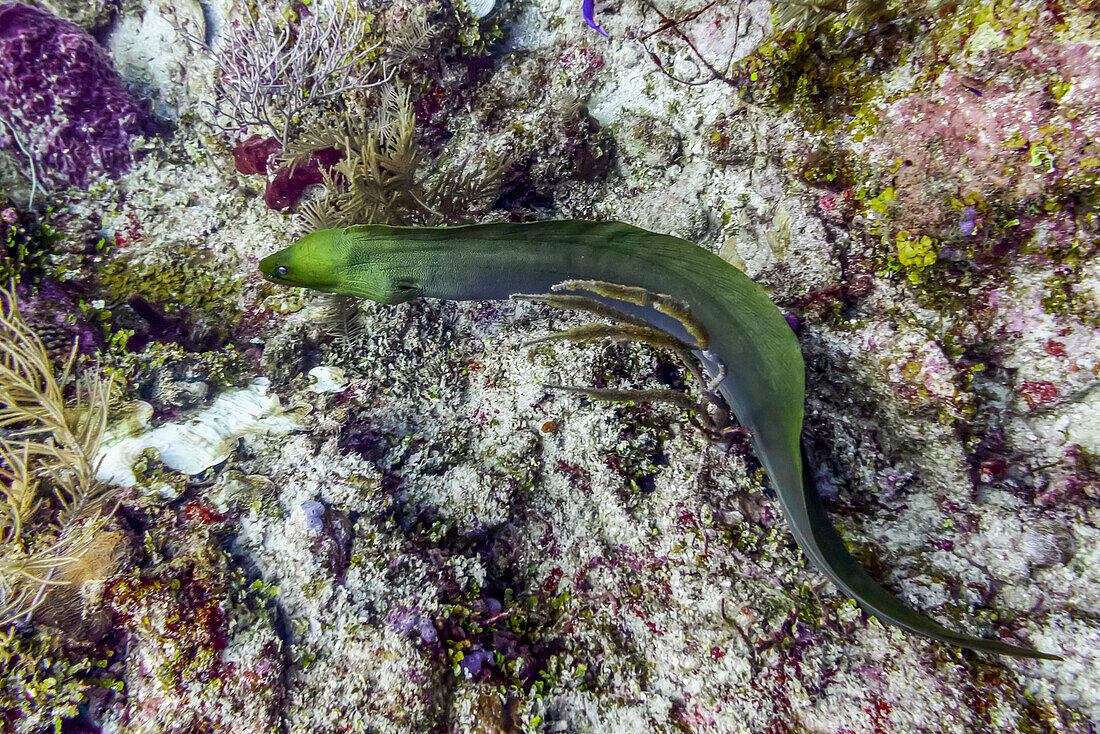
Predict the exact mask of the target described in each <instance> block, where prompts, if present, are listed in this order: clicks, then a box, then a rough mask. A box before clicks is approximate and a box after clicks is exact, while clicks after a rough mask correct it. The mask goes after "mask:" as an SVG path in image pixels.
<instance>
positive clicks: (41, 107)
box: [0, 2, 155, 186]
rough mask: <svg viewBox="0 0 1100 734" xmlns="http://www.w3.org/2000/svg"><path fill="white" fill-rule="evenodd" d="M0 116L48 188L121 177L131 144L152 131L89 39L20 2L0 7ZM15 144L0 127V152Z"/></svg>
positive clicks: (146, 117)
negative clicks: (101, 176)
mask: <svg viewBox="0 0 1100 734" xmlns="http://www.w3.org/2000/svg"><path fill="white" fill-rule="evenodd" d="M0 117H3V118H4V119H5V120H6V121H7V122H8V123H9V124H11V125H13V126H14V128H15V131H16V135H17V136H18V138H19V143H21V145H22V146H24V147H25V148H26V149H27V151H28V152H29V153H30V154H31V155H32V156H33V157H34V162H35V165H36V167H37V168H38V174H39V177H40V178H43V179H45V180H47V181H49V182H51V183H53V184H56V185H65V184H69V185H75V186H84V185H86V184H87V182H88V176H89V174H93V173H97V172H105V173H107V174H109V175H111V176H115V177H117V176H119V175H121V174H122V173H123V172H125V171H126V170H127V169H128V168H129V166H130V163H131V162H132V160H133V157H132V155H131V153H130V141H131V139H132V138H133V137H134V136H137V135H148V134H152V133H154V132H155V126H154V122H153V119H152V116H151V115H150V114H149V112H148V111H147V108H143V107H142V106H141V105H139V104H138V103H137V102H135V101H134V99H133V98H132V97H131V96H130V94H129V93H128V92H127V91H126V89H125V87H123V86H122V82H121V80H120V79H119V77H118V75H117V74H116V73H115V71H114V69H113V68H112V66H111V62H110V59H109V58H108V57H107V54H106V53H105V52H104V50H103V49H102V48H101V47H100V46H99V44H98V43H96V40H95V39H94V38H92V37H91V36H90V35H88V33H87V32H85V31H84V30H82V29H81V28H80V27H79V26H76V25H73V24H72V23H69V22H68V21H65V20H62V19H60V18H57V17H55V16H53V15H50V14H49V13H48V12H46V11H45V10H40V9H38V8H35V7H33V6H30V5H24V4H22V3H4V2H0ZM15 143H16V141H14V140H12V139H11V131H10V130H8V128H7V127H6V126H2V125H0V145H3V146H5V147H18V146H16V145H15Z"/></svg>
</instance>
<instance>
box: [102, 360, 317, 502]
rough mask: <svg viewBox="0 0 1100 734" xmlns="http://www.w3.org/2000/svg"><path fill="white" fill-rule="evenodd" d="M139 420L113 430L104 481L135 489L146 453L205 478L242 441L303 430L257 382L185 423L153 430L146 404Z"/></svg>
mask: <svg viewBox="0 0 1100 734" xmlns="http://www.w3.org/2000/svg"><path fill="white" fill-rule="evenodd" d="M140 406H141V407H140V408H139V413H138V416H137V420H136V421H135V420H131V421H128V425H126V426H112V431H111V435H110V437H109V438H108V439H107V440H106V441H104V448H103V450H102V451H101V452H100V455H99V459H100V461H101V463H100V464H99V468H98V471H97V475H96V476H97V477H98V478H99V479H100V481H103V482H109V483H111V484H117V485H120V486H123V487H133V486H135V485H136V484H137V483H138V480H137V477H136V476H135V475H134V471H133V465H134V462H136V461H137V460H138V459H139V458H140V457H141V453H142V452H143V451H144V450H145V449H150V448H152V449H156V450H157V451H158V452H159V453H160V459H161V461H163V462H164V463H165V464H166V465H167V466H169V467H171V468H172V469H175V470H176V471H179V472H182V473H184V474H192V475H193V474H199V473H201V472H203V471H206V470H207V469H209V468H210V467H212V466H215V465H217V464H219V463H221V462H223V461H225V460H226V459H227V458H229V454H230V453H231V452H232V451H233V448H234V446H235V445H236V443H237V439H239V438H241V437H242V436H246V435H248V434H266V435H281V434H284V433H288V432H289V431H291V430H293V429H294V428H295V427H297V423H296V422H295V420H294V418H293V417H292V416H290V415H287V414H285V413H283V411H282V408H281V406H280V404H279V398H278V397H277V396H275V395H268V394H267V381H266V380H256V381H255V382H253V383H252V384H251V385H250V386H248V387H247V388H245V389H243V390H233V391H231V392H227V393H223V394H221V395H219V396H218V397H217V399H216V400H215V401H214V404H213V405H212V406H210V407H209V408H207V409H206V410H204V411H202V412H201V413H199V414H198V415H196V416H194V417H193V418H191V419H190V420H188V421H186V422H181V423H166V424H164V425H162V426H159V427H157V428H154V429H152V430H149V429H148V426H149V418H150V417H151V416H152V407H151V406H149V405H148V403H141V404H140Z"/></svg>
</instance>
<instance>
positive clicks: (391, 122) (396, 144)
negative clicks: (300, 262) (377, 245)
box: [285, 87, 510, 229]
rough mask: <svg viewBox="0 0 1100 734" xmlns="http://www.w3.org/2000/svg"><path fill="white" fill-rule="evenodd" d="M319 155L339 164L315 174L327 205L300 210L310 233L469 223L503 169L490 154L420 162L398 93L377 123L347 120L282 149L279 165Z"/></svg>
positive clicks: (391, 91)
mask: <svg viewBox="0 0 1100 734" xmlns="http://www.w3.org/2000/svg"><path fill="white" fill-rule="evenodd" d="M325 148H335V149H336V150H338V151H340V152H341V153H342V154H343V158H342V160H341V161H340V162H339V163H337V164H336V165H334V166H332V167H331V168H329V169H327V170H323V171H322V175H323V176H324V185H325V188H326V189H327V192H328V193H327V197H326V198H325V199H323V200H321V201H317V202H310V203H307V204H306V205H304V206H303V207H302V214H303V216H304V217H305V220H306V224H307V226H308V227H309V228H311V229H326V228H330V227H346V226H348V225H352V224H393V225H417V224H419V225H441V224H465V223H469V222H472V221H474V220H475V219H476V218H477V217H476V216H475V214H479V213H480V212H479V211H478V210H479V209H480V208H484V207H486V206H487V205H488V203H491V202H492V200H493V199H494V198H496V195H497V192H498V191H499V188H500V182H501V179H502V177H503V175H504V173H505V171H506V170H507V168H508V166H509V164H510V161H508V160H505V159H503V158H501V157H497V156H495V155H494V154H493V153H492V152H490V151H485V152H484V153H482V154H481V155H479V156H471V157H466V158H462V159H455V160H451V161H448V162H446V163H443V162H441V161H439V160H438V159H428V160H425V158H424V155H423V151H422V149H421V146H420V141H419V136H418V134H417V130H416V114H415V112H414V110H413V105H412V101H411V96H410V92H409V90H408V89H398V88H397V87H389V88H387V90H386V92H385V94H384V95H383V100H382V104H381V105H380V107H379V111H378V112H377V114H376V115H374V116H368V115H362V114H358V113H355V112H346V113H345V114H344V115H343V116H342V117H338V118H335V121H334V122H333V123H331V124H330V125H329V126H328V127H325V128H323V129H321V130H318V131H314V132H313V133H311V134H307V135H304V136H303V137H302V138H301V139H300V140H299V141H297V142H296V143H294V144H292V145H290V146H288V148H287V152H286V154H285V157H286V160H287V161H288V162H289V163H290V164H291V165H294V164H295V163H296V162H300V161H303V160H305V159H306V158H308V157H309V155H310V154H312V153H313V152H314V151H317V150H322V149H325Z"/></svg>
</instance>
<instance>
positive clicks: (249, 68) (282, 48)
mask: <svg viewBox="0 0 1100 734" xmlns="http://www.w3.org/2000/svg"><path fill="white" fill-rule="evenodd" d="M368 33H369V25H368V23H367V19H366V18H365V17H364V16H362V15H360V14H359V13H358V11H357V10H355V9H354V8H353V7H349V4H348V3H346V2H341V1H340V0H331V1H330V2H320V3H314V4H312V5H311V6H310V7H309V10H306V9H304V8H303V9H302V10H301V11H300V17H299V20H298V22H297V23H291V22H289V21H287V20H285V19H280V18H279V17H277V16H276V15H275V13H274V11H273V10H271V9H267V8H265V7H264V6H263V5H262V4H260V5H258V7H257V10H256V13H255V15H253V14H251V13H246V14H245V17H244V19H243V20H239V21H236V22H234V23H233V25H232V27H231V29H230V31H229V34H228V37H227V38H226V40H225V42H224V44H223V45H222V46H221V47H220V48H219V49H217V50H216V51H215V50H213V49H209V48H207V47H206V45H205V44H204V43H203V42H202V40H201V39H198V38H196V37H194V36H190V35H188V34H186V33H185V34H184V37H185V38H187V39H188V40H189V41H190V42H191V43H194V44H196V45H199V46H200V47H202V48H204V49H206V50H207V51H208V52H210V53H211V54H212V55H213V56H214V59H215V61H216V63H217V79H218V97H217V100H216V102H214V103H211V104H212V106H213V107H214V109H215V111H216V112H217V113H218V116H219V117H220V118H221V120H222V122H219V123H218V124H219V126H220V127H221V128H222V130H223V131H225V132H239V131H240V130H242V129H245V128H250V127H262V128H267V129H268V130H269V131H270V132H271V133H272V135H274V136H275V138H276V139H277V140H278V141H279V143H280V145H285V144H286V143H287V141H288V140H290V139H291V138H292V137H293V133H294V131H295V127H296V126H297V125H298V123H299V122H300V121H301V116H302V113H304V112H305V111H306V109H307V108H309V107H310V106H312V105H316V104H323V103H326V102H330V101H332V100H335V99H337V98H339V97H342V96H344V95H346V94H348V93H349V92H354V91H361V90H365V89H369V88H371V87H375V86H378V85H380V84H382V83H384V82H386V81H387V80H388V79H389V76H390V75H391V73H392V72H391V71H389V70H388V69H387V68H386V65H385V64H384V63H375V62H374V61H372V60H371V58H372V55H373V54H374V52H375V51H376V50H377V49H378V47H379V45H380V43H381V42H378V43H374V44H371V45H368V43H367V37H368Z"/></svg>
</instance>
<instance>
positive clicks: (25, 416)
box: [0, 285, 111, 625]
mask: <svg viewBox="0 0 1100 734" xmlns="http://www.w3.org/2000/svg"><path fill="white" fill-rule="evenodd" d="M76 347H77V345H76V344H75V343H74V345H73V349H72V350H71V351H70V353H69V356H68V358H67V359H66V360H65V362H64V364H63V365H61V367H60V368H55V365H54V362H53V359H52V357H51V356H50V354H49V353H48V352H47V350H46V348H45V347H44V346H43V344H42V342H41V340H40V339H39V338H38V336H37V334H36V333H35V332H34V331H33V330H32V329H31V328H30V327H29V326H28V325H27V324H26V322H25V321H24V320H23V318H22V316H21V315H20V313H19V308H18V304H17V301H16V296H15V291H14V286H12V285H9V286H8V287H7V288H6V289H5V288H0V625H9V624H12V623H14V622H17V621H19V620H24V619H29V617H30V614H31V613H32V612H33V611H34V610H35V609H36V608H37V607H38V606H39V605H40V604H42V602H43V601H44V600H45V599H46V598H47V597H48V595H49V592H50V590H51V588H52V587H62V586H71V585H72V584H74V583H76V582H78V581H80V580H82V579H83V577H84V576H85V575H86V574H84V573H83V572H79V570H80V569H82V568H84V567H85V564H84V561H85V555H86V554H87V552H88V551H89V549H92V548H94V549H96V553H97V555H102V549H101V548H102V540H103V538H102V535H103V533H104V532H107V531H106V530H105V527H106V524H107V521H108V520H109V518H110V515H111V509H110V507H109V506H108V500H109V488H108V487H106V486H105V485H103V484H102V483H101V482H99V481H98V480H97V479H96V476H95V473H96V459H95V457H96V454H97V453H98V450H99V446H100V443H101V441H102V439H103V434H104V431H105V429H106V425H107V411H108V407H109V405H110V399H111V381H110V379H105V378H102V377H100V376H99V375H98V374H96V373H95V372H94V371H86V372H85V373H84V374H82V375H80V376H79V377H77V376H76V375H75V365H76V358H77V349H76ZM70 385H71V390H72V395H71V397H69V398H67V397H66V389H67V388H69V386H70Z"/></svg>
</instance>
